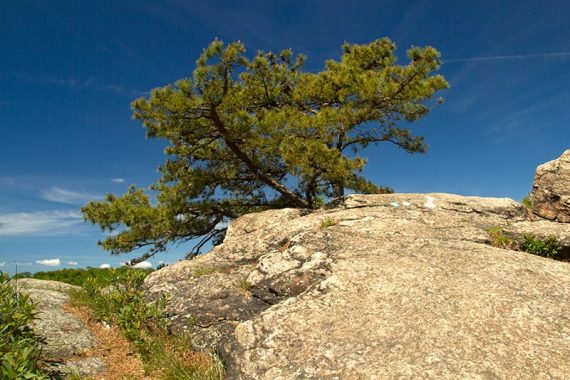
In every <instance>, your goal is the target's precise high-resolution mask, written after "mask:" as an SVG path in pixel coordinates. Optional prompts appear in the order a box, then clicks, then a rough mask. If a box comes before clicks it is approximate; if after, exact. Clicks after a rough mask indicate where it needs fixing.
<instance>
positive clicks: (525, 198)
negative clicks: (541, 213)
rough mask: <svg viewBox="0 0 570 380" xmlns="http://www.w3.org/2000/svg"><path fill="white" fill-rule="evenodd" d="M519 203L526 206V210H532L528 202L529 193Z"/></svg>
mask: <svg viewBox="0 0 570 380" xmlns="http://www.w3.org/2000/svg"><path fill="white" fill-rule="evenodd" d="M521 203H522V204H523V205H525V206H526V208H528V209H531V208H532V203H531V202H530V193H528V194H527V195H526V196H525V197H524V198H523V199H522V201H521Z"/></svg>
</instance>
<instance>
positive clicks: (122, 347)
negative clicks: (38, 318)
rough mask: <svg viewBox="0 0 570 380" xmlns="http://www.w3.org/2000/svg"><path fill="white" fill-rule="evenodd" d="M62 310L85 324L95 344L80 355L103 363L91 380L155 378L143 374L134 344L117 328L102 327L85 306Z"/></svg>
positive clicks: (151, 379) (148, 379) (149, 379)
mask: <svg viewBox="0 0 570 380" xmlns="http://www.w3.org/2000/svg"><path fill="white" fill-rule="evenodd" d="M65 310H66V311H67V312H69V313H71V314H73V315H75V316H77V317H78V318H79V319H80V320H81V321H82V322H83V323H85V325H86V326H88V327H89V329H90V330H91V332H92V333H93V335H94V336H95V338H96V339H97V341H98V342H99V344H98V345H97V346H96V347H95V348H93V349H91V350H89V351H86V352H85V353H84V354H83V355H82V357H85V358H91V357H96V358H101V359H102V360H103V361H104V362H105V366H106V371H105V372H104V373H102V374H100V375H99V376H97V377H95V378H94V380H127V379H141V380H154V379H155V377H150V376H147V375H146V374H145V370H144V365H143V362H142V360H141V358H140V356H139V354H138V353H137V352H136V349H135V347H134V345H133V344H132V343H131V342H129V341H128V340H127V339H126V338H125V337H123V335H122V334H121V330H120V329H119V328H118V327H117V326H111V327H110V328H106V327H104V326H103V325H102V324H101V323H100V322H98V321H97V320H95V318H94V317H93V315H92V313H91V311H90V310H89V309H88V308H87V307H85V306H69V305H68V306H66V308H65Z"/></svg>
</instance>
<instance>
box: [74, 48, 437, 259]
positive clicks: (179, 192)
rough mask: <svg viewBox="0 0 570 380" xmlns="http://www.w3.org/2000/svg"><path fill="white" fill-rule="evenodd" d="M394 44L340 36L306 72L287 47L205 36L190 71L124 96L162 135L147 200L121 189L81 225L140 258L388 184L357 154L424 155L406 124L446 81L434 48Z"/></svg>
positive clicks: (88, 212)
mask: <svg viewBox="0 0 570 380" xmlns="http://www.w3.org/2000/svg"><path fill="white" fill-rule="evenodd" d="M395 49H396V46H395V44H394V43H393V42H391V41H390V40H389V39H387V38H383V39H379V40H377V41H374V42H372V43H370V44H367V45H351V44H345V45H344V46H343V47H342V51H343V54H342V57H341V59H340V61H334V60H330V61H327V62H326V64H325V69H324V70H323V71H321V72H318V73H312V72H305V71H303V70H302V68H303V63H304V61H305V57H304V56H302V55H294V54H293V53H292V51H291V50H283V51H282V52H281V53H279V54H274V53H272V52H268V53H266V52H263V51H259V52H257V54H256V55H255V56H254V57H253V58H247V56H246V54H245V47H244V45H243V44H242V43H241V42H234V43H230V44H227V45H225V44H224V43H223V42H221V41H218V40H216V41H214V42H212V43H211V44H210V46H209V47H208V48H206V49H205V50H204V51H203V53H202V55H201V56H200V58H199V59H198V61H197V62H196V69H195V70H194V73H193V75H192V78H186V79H182V80H180V81H178V82H176V84H175V85H171V86H166V87H163V88H157V89H155V90H153V91H152V94H151V96H150V98H149V99H145V98H140V99H137V100H136V101H134V103H133V105H132V107H133V110H134V117H135V118H137V119H139V120H141V121H142V122H143V123H144V126H145V127H146V131H147V136H148V137H152V138H164V139H166V140H168V142H169V145H168V146H167V148H166V149H165V153H166V156H167V158H166V162H165V163H164V165H162V166H161V167H160V168H159V169H160V173H161V178H160V179H159V181H158V182H157V183H156V184H155V185H153V186H151V188H150V189H151V191H152V192H153V194H154V196H153V197H151V196H149V194H147V193H146V192H145V191H144V190H143V189H136V188H134V187H131V188H130V189H129V191H128V192H127V193H126V194H125V195H123V196H121V197H117V196H115V195H112V194H108V195H107V196H106V198H105V200H104V201H97V202H91V203H89V204H87V205H86V206H84V207H83V209H82V210H83V215H84V217H85V219H86V220H87V221H89V222H91V223H93V224H98V225H99V226H100V227H101V228H102V229H103V230H104V231H111V232H113V231H114V232H115V233H113V234H110V236H109V237H107V238H106V239H105V240H104V241H102V242H99V244H100V245H101V246H102V247H103V248H104V249H107V250H109V251H110V252H111V253H113V254H119V253H123V252H130V251H133V250H135V249H138V248H142V247H146V248H148V251H147V254H146V255H144V256H143V258H148V257H149V256H150V255H154V254H155V253H156V252H159V251H162V250H164V249H165V248H166V246H167V245H168V244H169V243H172V242H184V241H189V240H194V239H198V240H197V244H196V245H195V247H194V249H193V250H192V252H191V253H190V255H193V254H195V253H197V252H198V251H199V249H200V248H201V247H202V246H203V245H204V244H205V243H206V242H207V241H209V240H212V239H214V241H215V240H220V239H221V238H222V237H223V235H224V232H225V228H223V227H221V226H223V225H225V222H227V221H228V220H231V219H233V218H236V217H238V216H240V215H243V214H246V213H250V212H255V211H261V210H266V209H270V208H283V207H297V208H315V207H317V206H318V205H319V203H320V202H322V199H323V198H329V197H340V196H342V195H344V192H345V190H347V189H350V190H352V191H355V192H359V193H385V192H391V189H389V188H387V187H381V186H377V185H375V184H373V183H372V182H370V181H368V180H366V179H365V178H363V177H362V175H361V174H360V173H361V171H362V169H363V168H364V166H365V164H366V160H365V159H364V158H362V157H360V156H359V155H358V152H359V151H360V150H362V149H363V148H365V147H367V146H368V145H369V144H376V143H380V142H388V143H391V144H394V145H396V146H398V147H400V148H402V149H404V150H405V151H407V152H410V153H417V152H425V151H426V145H425V143H424V140H423V137H421V136H415V135H413V134H412V132H411V131H410V129H409V128H408V126H409V123H410V122H413V121H415V120H418V119H420V118H422V117H423V116H425V115H426V114H427V113H428V112H429V110H430V104H429V103H430V101H431V99H432V98H433V96H434V94H435V93H436V92H437V91H439V90H441V89H444V88H447V86H448V85H447V82H446V81H445V79H444V78H443V77H442V76H440V75H436V74H435V71H437V70H438V68H439V66H440V59H439V53H438V52H437V51H436V50H435V49H434V48H432V47H429V46H428V47H423V48H420V47H412V48H410V49H409V50H408V52H407V55H408V58H409V62H408V63H407V64H406V65H399V64H397V63H396V57H395V54H394V52H395Z"/></svg>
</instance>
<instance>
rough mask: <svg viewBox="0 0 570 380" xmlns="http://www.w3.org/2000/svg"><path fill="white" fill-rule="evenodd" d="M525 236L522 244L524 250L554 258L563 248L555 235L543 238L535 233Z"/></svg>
mask: <svg viewBox="0 0 570 380" xmlns="http://www.w3.org/2000/svg"><path fill="white" fill-rule="evenodd" d="M523 238H524V240H525V241H524V243H523V244H522V250H523V251H525V252H528V253H532V254H533V255H538V256H543V257H550V258H552V257H555V256H556V255H558V251H560V248H561V247H560V245H559V244H558V240H556V237H555V236H549V237H547V238H546V239H544V240H541V239H539V238H537V237H536V236H534V235H533V234H524V235H523Z"/></svg>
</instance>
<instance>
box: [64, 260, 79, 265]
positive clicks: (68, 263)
mask: <svg viewBox="0 0 570 380" xmlns="http://www.w3.org/2000/svg"><path fill="white" fill-rule="evenodd" d="M66 264H67V265H71V266H76V265H78V264H79V263H78V262H77V261H68V262H67V263H66Z"/></svg>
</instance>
